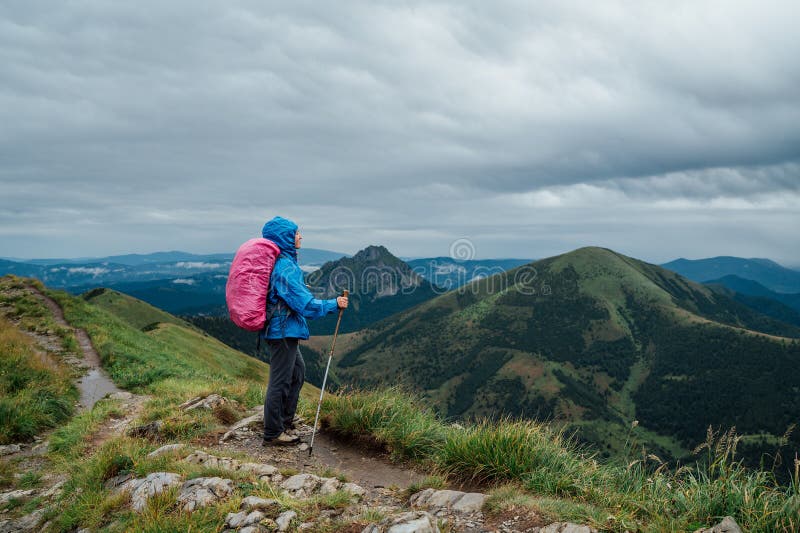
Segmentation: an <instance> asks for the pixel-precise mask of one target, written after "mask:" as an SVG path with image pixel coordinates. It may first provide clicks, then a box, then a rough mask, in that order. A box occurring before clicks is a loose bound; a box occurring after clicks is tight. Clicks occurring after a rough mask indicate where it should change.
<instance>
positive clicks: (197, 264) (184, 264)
mask: <svg viewBox="0 0 800 533" xmlns="http://www.w3.org/2000/svg"><path fill="white" fill-rule="evenodd" d="M227 265H228V263H208V262H204V261H178V262H177V263H175V266H176V267H178V268H198V269H214V268H223V267H225V266H227Z"/></svg>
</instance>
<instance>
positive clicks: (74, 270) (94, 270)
mask: <svg viewBox="0 0 800 533" xmlns="http://www.w3.org/2000/svg"><path fill="white" fill-rule="evenodd" d="M67 272H69V273H70V274H91V275H92V276H93V277H97V276H99V275H101V274H107V273H108V269H107V268H102V267H69V268H67Z"/></svg>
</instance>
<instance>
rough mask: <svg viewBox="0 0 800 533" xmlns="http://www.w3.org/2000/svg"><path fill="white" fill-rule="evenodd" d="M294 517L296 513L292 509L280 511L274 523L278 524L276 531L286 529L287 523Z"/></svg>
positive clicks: (287, 527)
mask: <svg viewBox="0 0 800 533" xmlns="http://www.w3.org/2000/svg"><path fill="white" fill-rule="evenodd" d="M295 518H297V513H295V512H294V511H285V512H283V513H281V514H280V515H279V516H278V518H276V519H275V525H277V526H278V531H286V530H288V529H289V525H290V524H291V523H292V520H294V519H295Z"/></svg>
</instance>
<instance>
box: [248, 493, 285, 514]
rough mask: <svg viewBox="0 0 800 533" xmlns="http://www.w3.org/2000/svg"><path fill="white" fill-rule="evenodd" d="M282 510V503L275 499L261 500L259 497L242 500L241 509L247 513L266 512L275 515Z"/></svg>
mask: <svg viewBox="0 0 800 533" xmlns="http://www.w3.org/2000/svg"><path fill="white" fill-rule="evenodd" d="M280 508H281V504H280V502H278V501H277V500H273V499H265V498H259V497H258V496H248V497H246V498H244V499H242V503H241V505H239V509H243V510H245V511H254V510H257V511H264V512H266V513H270V514H272V513H275V512H277V511H278V510H279V509H280Z"/></svg>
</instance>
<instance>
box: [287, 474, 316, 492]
mask: <svg viewBox="0 0 800 533" xmlns="http://www.w3.org/2000/svg"><path fill="white" fill-rule="evenodd" d="M322 483H323V480H322V478H320V477H319V476H315V475H314V474H297V475H295V476H292V477H290V478H289V479H287V480H285V481H284V482H283V483H281V488H282V489H283V490H285V491H286V492H288V493H289V494H291V495H292V496H294V497H295V498H303V497H306V496H310V495H311V494H312V493H313V492H314V491H315V490H316V489H317V488H318V487H319V486H320V485H322Z"/></svg>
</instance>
